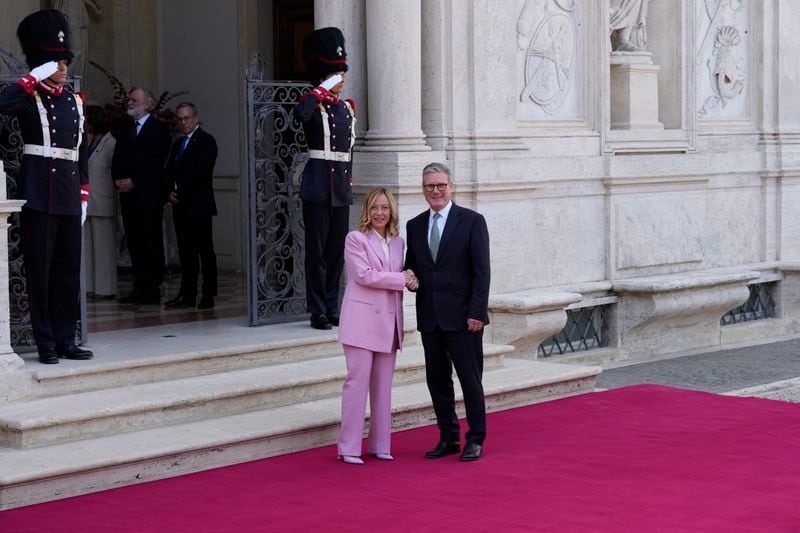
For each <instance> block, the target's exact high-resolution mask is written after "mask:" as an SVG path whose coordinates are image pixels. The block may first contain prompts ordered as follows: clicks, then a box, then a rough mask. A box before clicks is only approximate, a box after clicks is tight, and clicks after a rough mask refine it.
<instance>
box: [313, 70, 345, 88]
mask: <svg viewBox="0 0 800 533" xmlns="http://www.w3.org/2000/svg"><path fill="white" fill-rule="evenodd" d="M343 79H344V78H343V77H342V75H341V74H334V75H333V76H331V77H330V78H328V79H327V80H325V81H323V82H322V83H320V84H319V86H320V87H322V88H323V89H325V90H326V91H330V90H331V89H333V87H334V86H335V85H336V84H337V83H339V82H341V81H342V80H343Z"/></svg>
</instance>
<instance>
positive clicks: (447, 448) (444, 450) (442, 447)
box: [425, 440, 461, 459]
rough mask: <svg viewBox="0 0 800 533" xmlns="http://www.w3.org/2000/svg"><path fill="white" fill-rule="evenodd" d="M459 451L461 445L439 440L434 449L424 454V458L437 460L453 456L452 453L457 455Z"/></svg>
mask: <svg viewBox="0 0 800 533" xmlns="http://www.w3.org/2000/svg"><path fill="white" fill-rule="evenodd" d="M460 451H461V445H460V444H458V443H457V442H447V441H446V440H440V441H439V444H437V445H436V448H434V449H432V450H431V451H429V452H426V453H425V457H427V458H428V459H438V458H439V457H444V456H445V455H453V454H454V453H458V452H460Z"/></svg>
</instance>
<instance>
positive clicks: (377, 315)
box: [339, 231, 406, 353]
mask: <svg viewBox="0 0 800 533" xmlns="http://www.w3.org/2000/svg"><path fill="white" fill-rule="evenodd" d="M404 253H405V241H403V239H402V238H400V237H393V238H392V239H391V240H390V241H389V256H390V257H391V264H387V261H386V256H385V255H383V248H381V243H380V237H378V234H377V233H375V232H374V231H370V233H369V235H364V234H363V233H361V232H360V231H351V232H350V233H348V234H347V239H345V243H344V261H345V266H346V267H347V288H346V289H345V291H344V300H343V301H342V310H341V315H340V317H339V342H341V343H342V344H348V345H350V346H356V347H358V348H364V349H365V350H370V351H373V352H381V353H388V352H391V351H392V343H393V342H394V336H395V332H396V333H397V339H398V342H399V344H398V348H402V347H403V289H405V285H406V279H405V276H404V275H403V255H404Z"/></svg>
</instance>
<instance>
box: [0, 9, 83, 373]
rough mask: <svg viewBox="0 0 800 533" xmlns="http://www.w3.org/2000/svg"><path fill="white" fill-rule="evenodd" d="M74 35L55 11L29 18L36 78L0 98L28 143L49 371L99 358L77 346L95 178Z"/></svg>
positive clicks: (25, 31) (33, 294)
mask: <svg viewBox="0 0 800 533" xmlns="http://www.w3.org/2000/svg"><path fill="white" fill-rule="evenodd" d="M68 28H69V26H68V24H67V21H66V19H65V17H64V15H63V14H62V13H61V12H60V11H56V10H44V11H38V12H36V13H33V14H32V15H29V16H27V17H26V18H25V19H23V21H22V22H21V23H20V25H19V27H18V28H17V37H18V38H19V41H20V44H21V45H22V50H23V52H24V53H25V57H26V59H27V62H28V66H29V67H30V68H31V71H30V73H29V74H28V75H26V76H25V77H23V78H22V79H20V80H19V81H18V82H17V83H16V84H14V85H10V86H9V87H7V88H6V89H5V90H3V92H2V93H0V113H3V114H7V115H16V117H17V118H18V120H19V126H20V130H21V133H22V139H23V142H24V155H23V158H22V167H21V169H20V176H19V190H20V196H21V198H22V199H24V200H25V201H26V203H25V205H24V206H23V207H22V213H21V218H20V220H21V227H22V253H23V258H24V261H25V271H26V275H27V288H28V304H29V306H30V315H31V325H32V327H33V336H34V339H35V340H36V345H37V348H38V351H39V361H40V362H42V363H45V364H53V363H58V358H59V357H65V358H67V359H91V358H92V352H90V351H88V350H82V349H80V348H78V347H77V346H75V327H76V323H77V320H78V316H79V312H80V311H79V292H80V265H81V224H82V222H83V221H84V220H85V218H86V206H87V202H88V200H89V176H88V163H87V157H86V142H85V138H84V135H83V120H84V119H83V98H82V97H81V96H80V95H78V94H74V93H73V92H72V91H70V90H69V89H68V88H67V87H65V86H64V83H65V81H66V79H67V65H69V63H70V61H71V60H72V58H73V54H72V51H71V50H70V45H69V29H68Z"/></svg>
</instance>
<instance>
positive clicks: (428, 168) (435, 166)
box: [422, 163, 453, 183]
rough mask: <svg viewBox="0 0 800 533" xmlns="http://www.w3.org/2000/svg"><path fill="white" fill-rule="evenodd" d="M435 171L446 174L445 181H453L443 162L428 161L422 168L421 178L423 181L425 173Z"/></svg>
mask: <svg viewBox="0 0 800 533" xmlns="http://www.w3.org/2000/svg"><path fill="white" fill-rule="evenodd" d="M435 172H441V173H442V174H444V175H445V176H447V181H449V182H451V183H452V182H453V177H452V176H451V175H450V169H449V168H447V165H445V164H444V163H428V164H427V165H425V168H423V169H422V180H423V181H425V176H426V175H427V174H433V173H435Z"/></svg>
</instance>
